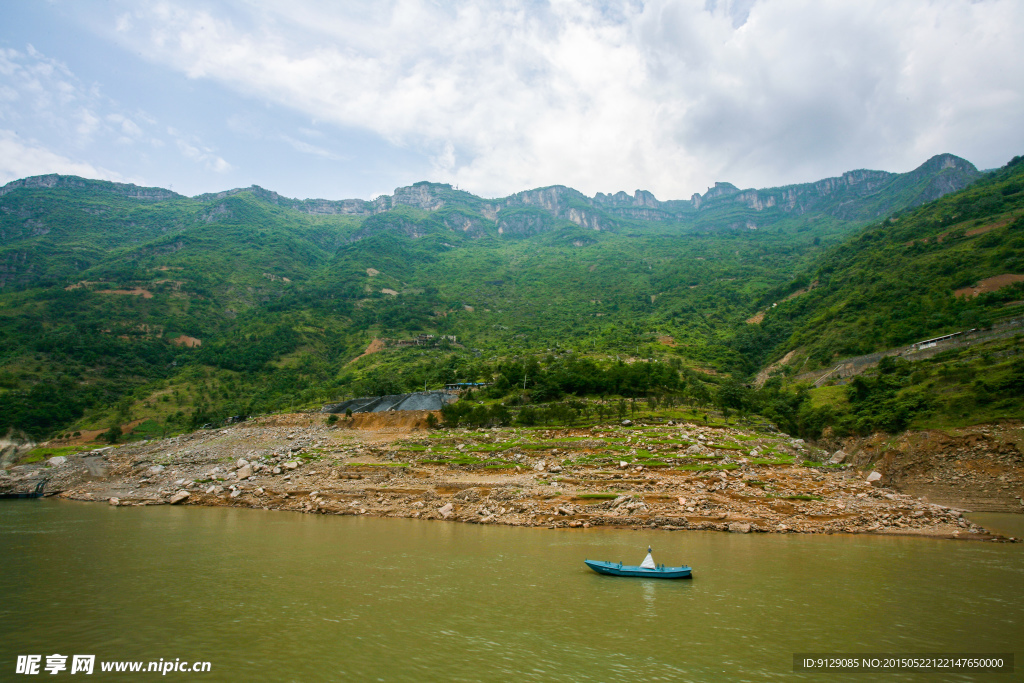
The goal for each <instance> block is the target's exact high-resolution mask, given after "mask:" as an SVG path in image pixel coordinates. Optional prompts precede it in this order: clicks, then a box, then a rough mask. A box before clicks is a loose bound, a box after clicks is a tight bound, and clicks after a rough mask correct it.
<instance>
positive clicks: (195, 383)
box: [0, 155, 977, 435]
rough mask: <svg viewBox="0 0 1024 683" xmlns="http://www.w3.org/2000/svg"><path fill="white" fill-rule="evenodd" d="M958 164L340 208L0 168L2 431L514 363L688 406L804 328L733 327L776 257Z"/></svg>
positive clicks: (836, 235)
mask: <svg viewBox="0 0 1024 683" xmlns="http://www.w3.org/2000/svg"><path fill="white" fill-rule="evenodd" d="M976 175H977V172H976V171H975V170H974V168H973V166H970V164H968V163H967V162H964V161H963V160H959V159H957V158H956V157H951V156H949V155H944V156H941V157H936V158H934V159H932V160H931V161H929V162H927V163H926V164H924V165H923V166H922V167H921V168H919V169H917V170H916V171H914V172H912V173H909V174H888V173H883V172H875V171H858V172H852V173H848V174H844V176H843V177H842V178H838V179H827V180H825V181H820V182H819V183H814V184H808V185H800V186H791V187H788V188H779V189H776V190H763V191H753V190H751V191H742V192H741V191H738V190H737V191H733V190H734V189H735V188H732V187H731V186H726V185H725V184H719V185H718V186H716V188H713V189H712V190H709V192H708V193H705V194H704V195H701V196H695V197H694V198H692V199H691V200H676V201H670V202H659V201H658V200H656V199H655V198H654V197H653V196H652V195H650V194H649V193H645V192H642V191H638V192H637V193H635V194H634V195H633V196H632V197H629V196H627V195H624V194H622V193H620V194H618V195H611V196H609V195H598V196H597V197H595V198H588V197H586V196H584V195H582V194H580V193H578V192H576V191H574V190H571V189H569V188H564V187H551V188H541V189H537V190H530V191H526V192H521V193H518V194H515V195H512V196H510V197H506V198H502V199H482V198H479V197H475V196H473V195H471V194H469V193H466V192H462V191H459V190H456V189H453V188H451V187H450V186H447V185H439V184H432V183H417V184H416V185H413V186H411V187H407V188H399V189H398V190H396V191H395V194H394V195H392V196H385V197H379V198H377V199H375V200H372V201H363V200H345V201H341V202H334V201H327V200H294V199H288V198H283V197H280V196H279V195H277V194H276V193H273V192H269V191H267V190H263V189H261V188H257V187H254V188H248V189H245V190H232V191H227V192H223V193H217V194H211V195H203V196H201V197H196V198H186V197H181V196H179V195H175V194H174V193H171V192H167V191H164V190H159V189H155V188H137V187H134V186H127V185H119V184H115V183H104V182H99V181H86V180H82V179H78V178H67V177H62V176H45V177H41V178H30V179H26V180H23V181H17V182H15V183H11V184H9V185H7V186H5V187H4V188H2V189H0V430H6V429H7V428H10V427H14V428H19V429H24V430H27V431H29V432H31V433H33V434H36V435H45V434H49V433H53V431H54V430H60V429H64V428H68V427H71V426H75V427H79V428H84V427H86V426H91V427H95V426H96V425H100V426H101V427H104V428H105V427H107V426H109V425H111V424H115V423H116V424H117V425H122V424H125V423H128V422H130V421H131V420H135V421H136V422H137V421H138V420H140V419H145V420H152V421H154V423H159V424H161V425H164V426H167V425H171V426H173V425H178V426H184V425H187V424H201V423H203V422H205V421H208V420H213V419H215V418H219V417H223V416H225V415H230V414H243V413H254V412H260V411H267V410H276V409H281V408H287V407H303V406H311V405H315V404H317V403H318V402H324V401H327V400H331V399H335V398H338V397H339V396H342V395H352V394H359V393H373V392H390V391H403V390H412V389H416V388H422V387H423V386H427V387H436V386H438V385H440V384H441V383H443V382H447V381H455V380H475V379H494V378H495V377H498V376H504V377H505V378H506V382H507V383H508V384H509V386H512V385H514V384H515V383H517V382H521V381H522V380H521V379H519V378H521V376H522V374H526V375H528V377H527V380H526V383H525V393H524V394H523V396H519V397H518V398H517V400H519V401H522V400H525V399H530V400H533V399H537V400H541V399H542V397H546V398H547V399H550V398H555V397H558V396H561V395H562V394H563V393H565V392H570V393H571V392H574V391H590V390H591V389H587V388H586V386H591V387H592V388H593V387H598V386H600V387H604V389H601V391H605V392H607V391H612V392H614V393H617V394H620V395H623V392H625V393H626V394H628V395H629V396H645V395H648V394H651V393H664V392H682V391H683V390H684V387H685V386H686V385H687V383H689V385H690V390H689V391H690V393H691V395H692V396H695V397H697V399H695V400H704V401H705V402H706V401H708V400H711V398H710V397H711V396H712V395H714V394H715V392H716V391H717V390H718V388H720V385H722V386H724V384H723V382H725V379H724V378H727V376H728V375H729V374H731V375H732V376H734V377H736V378H745V377H747V376H749V375H751V374H753V373H754V372H756V371H757V370H758V369H760V367H761V364H762V361H766V360H770V359H771V358H770V356H771V353H772V352H773V351H774V350H776V349H779V348H782V345H783V342H784V341H786V340H788V339H789V338H790V337H793V335H794V334H799V333H801V332H800V331H799V330H798V327H799V326H800V325H803V324H804V323H805V321H804V318H802V317H800V314H799V312H797V313H794V314H793V315H792V316H790V318H786V319H785V320H784V322H785V324H780V322H779V321H780V320H783V318H780V317H778V316H775V315H772V314H769V315H768V316H767V317H766V318H765V322H764V323H762V325H760V326H751V325H747V324H746V323H745V322H744V321H745V320H746V319H748V318H749V317H750V316H751V315H752V314H753V313H755V312H756V311H757V309H758V307H759V305H761V304H762V303H763V302H770V301H773V300H774V299H775V298H781V297H783V296H785V295H786V294H789V293H790V291H791V290H792V289H793V288H794V287H796V286H797V285H794V284H793V283H792V279H793V275H792V274H793V273H794V272H797V273H800V272H803V273H807V274H808V275H807V277H805V279H808V278H810V277H811V274H813V273H815V272H816V271H817V270H818V269H820V268H821V267H822V266H820V265H818V264H819V259H820V258H822V256H823V255H825V254H826V253H845V252H838V251H837V252H828V251H827V250H828V245H829V244H834V243H835V242H837V241H839V240H840V239H842V238H843V237H844V236H846V235H849V234H851V233H854V232H856V231H857V230H859V228H860V227H861V226H862V225H863V224H864V223H865V222H867V221H868V220H874V219H875V218H877V215H878V213H879V212H882V211H887V210H888V209H889V207H897V208H903V207H913V206H915V205H918V204H920V203H921V202H923V201H925V200H926V199H928V198H929V197H931V196H932V195H935V194H941V193H943V192H946V191H951V190H955V189H957V188H959V187H963V186H964V185H966V184H967V183H969V182H970V181H971V180H972V179H974V178H975V177H976ZM914 215H916V214H914ZM900 220H903V219H902V218H901V219H900ZM753 228H757V229H753ZM844 248H848V247H844ZM830 258H831V257H830ZM835 268H839V270H843V269H844V268H845V265H843V264H842V263H840V264H838V265H837V266H835ZM835 268H833V270H834V271H835ZM835 272H838V271H835ZM837 282H838V280H837ZM815 291H817V290H815ZM816 296H818V295H816ZM795 301H799V299H796V300H795ZM806 324H808V325H809V324H810V323H809V322H808V323H806ZM755 328H756V330H755ZM800 329H804V328H800ZM806 329H807V330H811V328H810V327H807V328H806ZM807 333H808V334H811V332H809V331H808V332H807ZM421 335H433V336H432V337H431V336H423V337H422V339H421V341H420V343H419V344H418V345H417V343H416V342H415V341H414V340H415V339H416V338H417V337H418V336H421ZM794 338H795V337H794ZM375 339H377V340H378V341H376V342H374V340H375ZM442 339H444V341H443V342H441V341H440V340H442ZM424 340H426V341H424ZM453 340H454V341H453ZM371 342H374V343H373V344H371ZM368 347H369V348H370V350H376V351H377V352H376V353H364V351H365V350H367V348H368ZM816 351H817V347H815V348H808V349H806V352H807V353H809V354H813V353H815V352H816ZM582 357H587V358H588V361H587V362H588V363H592V365H589V366H588V365H585V364H584V365H579V364H578V363H576V360H574V359H579V358H582ZM531 358H532V359H534V360H529V359H531ZM538 358H539V359H541V360H542V362H541V363H540V364H539V365H536V366H534V365H531V363H536V360H537V359H538ZM617 359H618V361H617ZM636 359H647V360H651V361H652V362H655V364H656V365H657V368H655V366H654V365H651V366H650V368H651V371H649V372H648V371H644V372H641V373H640V374H638V375H636V377H633V376H632V375H629V376H630V377H631V379H629V380H628V381H626V380H622V381H619V380H615V381H612V380H611V379H608V381H607V382H605V383H604V384H602V383H601V382H597V383H591V384H590V385H583V384H580V383H578V382H577V381H576V380H575V379H572V378H573V377H576V376H577V375H578V374H579V373H581V372H582V373H590V374H591V375H593V376H594V377H597V376H598V375H601V376H604V375H602V373H610V374H608V378H611V377H612V376H613V375H614V376H615V377H620V378H621V377H626V376H627V375H628V374H629V373H626V372H625V371H624V370H614V367H613V366H616V364H617V362H628V363H632V362H633V361H634V360H636ZM595 363H596V365H593V364H595ZM517 364H518V365H517ZM645 366H646V364H645ZM534 367H535V371H533V370H531V368H534ZM517 368H518V369H517ZM664 368H671V373H674V376H675V378H676V379H674V380H673V379H670V378H669V379H666V378H667V377H668V376H667V375H665V374H664ZM688 368H690V369H697V370H701V371H702V372H703V373H705V374H701V373H696V374H694V373H693V371H692V370H689V369H688ZM655 370H656V371H655ZM531 372H532V374H531ZM671 373H670V374H671ZM706 373H712V374H706ZM701 378H704V379H701ZM512 380H515V381H514V382H513V381H512ZM602 381H604V380H602ZM574 382H575V383H574ZM573 387H577V388H575V389H574V388H573ZM734 389H735V387H733V388H732V389H729V391H733V390H734ZM531 392H532V393H531ZM734 393H735V392H734ZM726 394H728V392H726ZM498 398H501V400H507V396H502V397H498ZM741 403H742V402H741ZM734 407H735V406H734ZM739 409H743V410H745V409H746V408H743V407H742V406H740V407H739Z"/></svg>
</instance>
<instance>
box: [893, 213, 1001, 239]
mask: <svg viewBox="0 0 1024 683" xmlns="http://www.w3.org/2000/svg"><path fill="white" fill-rule="evenodd" d="M1014 218H1016V216H1010V217H1008V218H1004V219H1003V220H1001V221H996V222H995V223H989V224H988V225H979V226H977V227H974V228H971V229H970V230H967V231H966V232H964V236H965V237H974V236H975V235H983V234H985V233H986V232H988V231H990V230H995V229H996V228H1001V227H1003V226H1004V225H1009V223H1010V221H1012V220H1013V219H1014ZM958 229H959V227H954V228H950V229H949V230H947V231H946V232H943V233H939V234H938V235H936V236H935V238H934V239H935V241H936V242H941V241H942V240H943V239H945V238H946V237H949V234H950V233H951V232H953V231H954V230H958ZM916 241H917V240H910V241H909V242H904V243H903V246H905V247H909V246H911V245H912V244H914V242H916ZM925 241H928V238H925Z"/></svg>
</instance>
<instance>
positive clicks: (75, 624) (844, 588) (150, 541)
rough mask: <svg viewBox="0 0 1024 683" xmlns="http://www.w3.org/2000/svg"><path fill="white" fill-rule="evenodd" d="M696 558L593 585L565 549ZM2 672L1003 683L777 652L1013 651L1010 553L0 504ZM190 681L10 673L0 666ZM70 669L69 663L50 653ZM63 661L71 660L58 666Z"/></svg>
mask: <svg viewBox="0 0 1024 683" xmlns="http://www.w3.org/2000/svg"><path fill="white" fill-rule="evenodd" d="M648 544H651V545H653V546H654V554H655V559H656V560H657V561H659V562H662V563H665V564H669V565H676V564H689V565H691V566H692V567H693V568H694V578H693V579H692V580H690V581H653V580H642V579H641V580H637V579H615V578H608V577H602V576H599V575H597V574H595V573H593V572H591V571H590V570H588V569H587V568H586V567H585V566H584V565H583V560H584V558H593V559H606V560H611V561H620V560H623V561H625V562H626V563H628V564H639V563H640V561H641V560H642V559H643V557H644V554H645V552H646V549H647V545H648ZM0 558H2V563H3V564H2V572H0V597H2V604H0V611H2V619H0V680H2V681H8V680H25V681H29V680H72V681H73V680H79V679H84V680H86V681H88V680H123V681H127V680H157V679H164V680H196V679H200V680H207V681H378V680H379V681H628V682H629V683H642V682H647V681H772V680H856V681H866V680H879V679H883V680H986V681H989V680H991V681H1002V680H1022V678H1024V676H1022V674H1021V672H1022V671H1024V668H1022V667H1024V661H1018V662H1017V666H1016V671H1015V672H1014V673H978V672H973V673H972V672H960V673H957V672H948V671H947V672H943V673H941V674H921V673H903V674H886V675H879V674H864V673H852V674H836V673H832V674H826V673H817V672H813V673H803V672H800V673H795V672H794V671H793V654H794V653H798V652H835V653H924V652H927V653H941V652H989V653H991V652H1015V653H1016V657H1017V659H1018V660H1019V659H1020V658H1021V653H1022V652H1024V647H1022V645H1024V597H1022V589H1024V545H1021V544H997V543H985V542H957V541H941V540H930V539H924V538H879V537H870V536H842V535H839V536H823V535H775V534H750V535H742V534H726V533H715V532H665V531H654V532H649V531H625V530H617V531H612V530H604V529H589V530H550V529H524V528H509V527H500V526H479V525H467V524H455V523H445V522H425V521H418V520H406V519H372V518H361V517H335V516H319V515H300V514H293V513H286V512H270V511H263V510H249V509H231V508H201V507H167V506H161V507H143V508H113V507H110V506H107V505H101V504H89V503H72V502H66V501H57V500H42V501H2V504H0ZM54 653H59V654H64V655H73V654H94V655H96V660H97V662H99V661H103V660H145V661H154V660H158V659H160V658H163V659H164V660H174V659H175V658H180V659H182V660H186V661H196V660H199V661H209V662H210V663H211V671H210V672H209V673H188V674H186V673H173V672H172V673H170V674H168V675H167V676H161V675H160V674H158V673H139V674H129V673H120V674H118V673H107V674H104V673H102V672H100V671H99V670H98V665H97V670H96V672H95V673H94V674H93V675H92V676H87V675H82V674H75V675H71V674H70V671H63V672H61V673H59V674H56V675H51V674H48V673H46V672H41V674H40V675H37V676H31V675H16V674H15V662H16V659H17V656H18V655H27V654H39V655H43V658H44V663H45V656H46V655H50V654H54ZM69 661H70V660H69ZM69 669H70V667H69Z"/></svg>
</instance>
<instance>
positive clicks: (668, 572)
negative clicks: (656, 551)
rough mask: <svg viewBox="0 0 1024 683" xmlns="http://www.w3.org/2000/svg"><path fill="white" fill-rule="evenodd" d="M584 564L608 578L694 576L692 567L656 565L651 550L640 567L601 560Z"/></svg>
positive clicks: (585, 561)
mask: <svg viewBox="0 0 1024 683" xmlns="http://www.w3.org/2000/svg"><path fill="white" fill-rule="evenodd" d="M583 564H585V565H587V566H588V567H590V568H591V569H593V570H594V571H595V572H597V573H598V574H607V575H608V576H629V577H639V578H647V579H689V578H692V575H693V569H691V568H690V567H686V566H683V567H666V566H665V565H663V564H655V563H654V558H653V557H652V556H651V549H650V548H648V549H647V557H646V558H645V559H644V561H643V562H642V563H641V564H640V565H639V566H638V565H632V564H622V563H621V562H602V561H600V560H583Z"/></svg>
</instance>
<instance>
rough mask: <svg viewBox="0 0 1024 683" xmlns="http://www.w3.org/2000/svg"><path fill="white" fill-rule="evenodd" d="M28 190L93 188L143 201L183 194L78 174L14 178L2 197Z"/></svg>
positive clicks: (3, 188)
mask: <svg viewBox="0 0 1024 683" xmlns="http://www.w3.org/2000/svg"><path fill="white" fill-rule="evenodd" d="M22 188H24V189H28V190H53V189H64V188H69V189H92V190H96V191H99V192H106V193H109V194H113V195H118V196H120V197H126V198H128V199H141V200H143V201H161V200H164V199H174V198H181V197H182V195H180V194H178V193H177V192H172V191H171V190H165V189H163V188H162V187H139V186H138V185H132V184H129V183H112V182H109V181H106V180H88V179H86V178H79V177H78V176H68V175H57V174H56V173H51V174H49V175H39V176H32V177H31V178H22V179H20V180H12V181H11V182H9V183H7V184H6V185H4V186H3V187H0V197H3V196H4V195H5V194H8V193H10V192H14V191H15V190H20V189H22Z"/></svg>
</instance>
